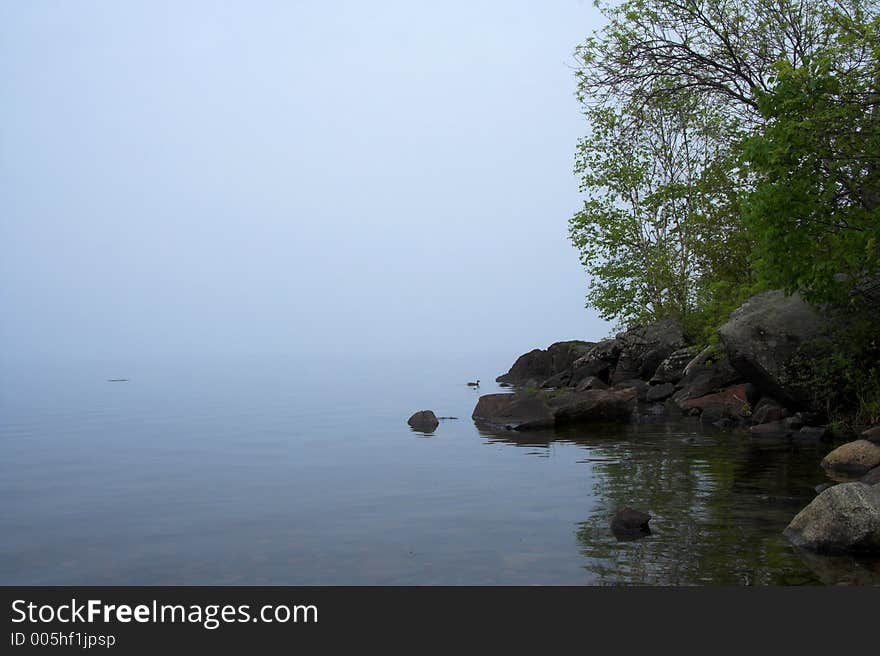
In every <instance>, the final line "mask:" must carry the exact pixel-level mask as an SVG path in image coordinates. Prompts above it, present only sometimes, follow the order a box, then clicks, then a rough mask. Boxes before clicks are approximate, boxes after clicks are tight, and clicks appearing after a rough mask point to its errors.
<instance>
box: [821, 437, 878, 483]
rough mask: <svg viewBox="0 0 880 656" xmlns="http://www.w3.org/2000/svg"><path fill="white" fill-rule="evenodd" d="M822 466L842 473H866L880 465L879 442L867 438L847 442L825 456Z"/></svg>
mask: <svg viewBox="0 0 880 656" xmlns="http://www.w3.org/2000/svg"><path fill="white" fill-rule="evenodd" d="M822 466H823V467H824V468H825V469H831V470H833V471H836V472H839V473H843V474H854V475H862V474H866V473H867V472H869V471H870V470H871V469H873V468H874V467H877V466H880V444H874V443H873V442H869V441H868V440H855V441H854V442H847V443H846V444H844V445H842V446H839V447H837V448H836V449H834V451H832V452H831V453H829V454H828V455H827V456H825V458H824V459H823V460H822Z"/></svg>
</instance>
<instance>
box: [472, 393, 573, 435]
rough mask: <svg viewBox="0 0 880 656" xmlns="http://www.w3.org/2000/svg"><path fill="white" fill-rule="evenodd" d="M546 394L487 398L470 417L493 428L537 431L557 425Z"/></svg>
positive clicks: (478, 403)
mask: <svg viewBox="0 0 880 656" xmlns="http://www.w3.org/2000/svg"><path fill="white" fill-rule="evenodd" d="M548 397H549V394H547V393H534V392H533V393H526V392H517V393H516V394H486V395H484V396H481V397H480V399H479V401H477V406H476V407H475V408H474V412H473V414H472V415H471V417H472V418H473V419H474V420H475V421H477V422H481V423H484V424H487V425H490V426H492V427H494V428H505V429H507V430H536V429H540V428H552V427H553V426H554V425H555V424H556V420H555V418H554V417H553V410H552V409H551V408H550V405H549V404H548Z"/></svg>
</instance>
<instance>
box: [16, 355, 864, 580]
mask: <svg viewBox="0 0 880 656" xmlns="http://www.w3.org/2000/svg"><path fill="white" fill-rule="evenodd" d="M351 350H352V351H353V352H354V354H352V355H348V354H346V353H342V352H341V353H337V354H333V355H331V356H326V357H322V358H317V357H314V356H312V357H309V358H295V357H275V358H238V359H232V358H218V359H215V360H208V359H204V358H203V359H198V358H191V359H189V360H186V361H181V360H180V359H178V360H172V359H166V360H150V361H147V360H144V361H135V360H133V361H131V362H125V363H122V362H102V363H84V362H78V363H67V364H63V365H62V364H60V363H52V364H43V365H41V366H35V365H33V364H32V363H30V364H29V363H18V364H9V363H7V364H5V365H4V366H3V369H2V375H0V385H2V387H0V422H2V423H0V442H2V445H3V458H2V461H0V474H2V475H0V510H2V512H0V534H2V535H3V542H2V546H0V554H2V557H0V583H2V584H40V585H64V584H118V585H125V584H143V585H166V584H167V585H175V584H182V585H186V584H279V585H280V584H564V585H580V584H617V583H646V584H700V583H709V584H768V583H772V584H814V583H837V582H870V581H876V580H878V579H880V573H878V572H880V565H878V563H877V562H876V561H860V562H857V561H854V560H851V559H848V558H841V559H825V558H817V557H814V556H809V555H805V554H799V553H797V552H796V551H795V550H793V549H792V548H791V547H790V546H789V545H788V543H787V542H786V541H785V539H784V538H783V537H782V536H781V533H780V532H781V530H782V529H783V528H784V527H785V525H786V524H787V522H788V521H789V520H790V519H791V517H792V516H793V515H794V514H795V513H796V512H797V511H798V510H799V509H800V508H802V507H803V506H804V505H805V504H806V503H808V502H809V501H810V499H812V498H813V496H814V494H815V493H814V490H813V488H814V486H816V485H817V484H819V483H822V482H824V481H825V476H824V474H823V472H822V470H821V469H820V468H819V465H818V463H819V460H820V459H821V456H822V448H821V447H803V446H801V447H795V446H792V445H790V444H785V443H755V442H754V441H750V440H749V439H748V438H746V437H744V436H743V435H742V434H740V433H735V432H729V431H720V430H719V431H713V432H704V431H701V430H700V427H699V425H697V424H694V423H688V422H663V421H660V422H655V423H636V424H633V425H631V426H627V427H621V426H593V427H585V428H581V429H576V430H567V431H565V432H559V433H556V432H553V433H542V434H529V435H520V434H516V433H493V432H491V431H490V432H487V431H481V430H479V429H478V428H477V427H476V426H475V425H474V424H473V422H472V421H471V420H470V413H471V411H472V409H473V406H474V404H475V402H476V399H477V395H478V394H477V393H476V392H475V391H474V390H472V389H470V388H468V387H467V386H466V385H465V384H464V383H465V382H466V381H468V380H472V379H474V378H477V377H479V378H481V379H482V381H483V388H482V390H481V393H487V392H490V391H495V390H496V388H495V386H494V384H491V385H489V384H486V381H487V380H492V379H493V378H494V377H495V375H497V374H498V373H500V372H501V371H504V370H505V369H506V367H507V366H508V365H509V363H510V361H512V359H513V358H512V357H511V356H510V354H504V355H497V354H496V355H485V356H479V357H474V356H467V357H465V356H454V355H453V356H448V355H445V354H438V353H435V354H433V355H426V356H420V357H418V358H415V357H413V358H404V359H402V358H400V357H399V356H398V357H387V358H372V359H368V358H365V357H363V356H360V355H358V354H357V353H356V351H357V349H356V348H352V349H351ZM109 378H128V379H129V382H125V383H109V382H107V379H109ZM423 408H431V409H433V410H434V411H435V412H436V413H437V414H438V415H445V416H455V417H458V419H454V420H453V419H450V420H444V421H442V422H441V425H440V427H439V428H438V429H437V431H436V432H435V433H434V434H433V435H430V436H427V435H424V434H421V433H418V432H415V431H412V430H410V428H409V427H408V426H407V425H406V419H407V417H408V416H409V415H410V414H411V413H412V412H414V411H415V410H419V409H423ZM624 504H626V505H631V506H634V507H636V508H639V509H642V510H645V511H647V512H649V513H650V514H651V515H652V516H653V517H654V519H653V520H652V522H651V526H652V528H653V532H652V534H651V535H650V536H649V537H646V538H644V539H642V540H637V541H624V542H619V541H617V539H615V537H614V536H613V535H612V534H611V532H610V531H609V528H608V523H609V520H610V517H611V514H612V513H613V510H614V509H615V508H616V507H617V506H619V505H624Z"/></svg>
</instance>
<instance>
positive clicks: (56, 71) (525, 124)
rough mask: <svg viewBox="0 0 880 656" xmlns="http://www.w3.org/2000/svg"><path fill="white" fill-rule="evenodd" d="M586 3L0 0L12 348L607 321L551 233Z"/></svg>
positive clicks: (409, 341) (587, 28)
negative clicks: (588, 304)
mask: <svg viewBox="0 0 880 656" xmlns="http://www.w3.org/2000/svg"><path fill="white" fill-rule="evenodd" d="M598 20H599V19H598V14H597V12H596V10H595V9H594V8H593V6H592V3H591V2H582V1H578V0H553V1H546V0H545V1H540V0H534V1H531V2H527V1H519V0H503V1H497V2H480V1H474V0H466V1H452V0H447V1H444V2H430V3H428V2H416V1H414V0H408V1H400V2H397V1H395V2H391V1H386V0H382V1H378V2H322V1H317V0H316V1H314V2H296V1H294V0H289V1H285V2H282V1H279V2H266V1H255V0H247V1H245V0H242V1H239V2H216V1H211V2H193V1H188V0H176V1H174V2H160V1H157V0H144V1H142V2H135V1H127V2H116V1H113V0H107V1H104V2H90V1H86V0H77V1H76V2H54V1H38V0H28V1H27V2H15V1H12V0H0V97H2V102H0V303H2V315H0V339H2V345H3V346H2V349H3V350H5V352H6V353H7V354H18V355H22V356H25V357H29V356H31V355H33V356H35V357H36V356H39V355H43V356H49V357H54V356H61V355H64V354H71V353H75V354H79V355H86V356H88V355H104V356H107V355H109V356H113V355H116V354H131V353H135V352H137V353H146V354H162V353H169V354H176V353H186V352H205V353H223V352H234V351H236V350H240V351H253V352H261V351H265V352H290V353H296V352H300V351H304V350H312V349H318V350H321V349H328V348H333V349H343V350H346V349H348V350H352V349H353V350H359V351H375V352H377V353H387V352H391V351H394V350H395V349H403V350H407V351H412V352H417V351H419V350H420V349H429V350H430V351H431V352H433V353H443V352H445V351H457V352H470V351H479V350H483V349H490V348H491V349H510V350H512V351H513V352H516V353H519V352H522V351H526V350H528V349H530V348H533V347H535V346H546V345H547V344H549V343H550V342H552V341H556V340H560V339H571V338H583V339H591V338H593V339H596V338H600V337H602V336H604V335H606V334H607V333H608V332H609V326H607V325H606V324H605V323H604V322H602V321H601V320H599V319H598V318H597V316H596V314H595V313H594V312H592V311H588V310H586V309H584V294H585V291H586V282H587V281H586V277H585V274H584V272H583V270H582V268H581V266H580V264H579V263H578V259H577V253H576V251H575V250H574V248H573V247H572V246H571V245H570V243H569V242H568V240H567V220H568V217H569V216H570V215H571V214H572V213H573V212H574V211H576V210H577V208H578V205H579V202H580V201H579V195H578V192H577V180H576V179H575V177H574V176H573V174H572V165H573V153H574V148H575V143H576V141H577V139H578V137H579V136H580V135H582V134H583V133H584V131H585V129H586V127H585V124H584V118H583V117H582V115H581V114H580V109H579V107H578V104H577V102H576V100H575V98H574V95H573V94H574V88H575V79H574V74H573V71H572V68H571V67H572V65H573V59H572V51H573V49H574V47H575V45H576V44H577V43H578V42H580V41H582V40H583V38H584V37H585V36H587V35H588V34H589V33H590V32H591V31H592V29H594V27H595V26H596V25H597V23H598Z"/></svg>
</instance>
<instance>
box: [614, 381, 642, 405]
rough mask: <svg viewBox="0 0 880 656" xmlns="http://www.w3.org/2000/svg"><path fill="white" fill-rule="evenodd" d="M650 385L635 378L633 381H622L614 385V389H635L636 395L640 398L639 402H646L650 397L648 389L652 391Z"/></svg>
mask: <svg viewBox="0 0 880 656" xmlns="http://www.w3.org/2000/svg"><path fill="white" fill-rule="evenodd" d="M650 387H651V386H650V385H649V384H648V383H646V382H645V381H643V380H639V379H638V378H633V379H632V380H622V381H620V382H619V383H616V384H615V385H614V389H619V390H620V389H633V390H635V391H636V395H637V396H638V398H639V401H644V400H645V399H646V398H647V396H648V389H650Z"/></svg>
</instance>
